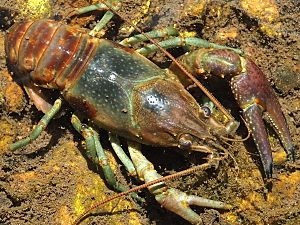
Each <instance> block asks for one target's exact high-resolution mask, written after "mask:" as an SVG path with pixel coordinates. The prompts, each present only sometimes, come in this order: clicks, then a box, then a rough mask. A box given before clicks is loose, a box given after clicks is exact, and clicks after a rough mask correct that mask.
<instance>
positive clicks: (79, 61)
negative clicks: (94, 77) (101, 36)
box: [57, 34, 99, 89]
mask: <svg viewBox="0 0 300 225" xmlns="http://www.w3.org/2000/svg"><path fill="white" fill-rule="evenodd" d="M98 42H99V40H98V39H97V38H93V37H90V36H88V35H87V34H83V35H82V38H81V40H80V42H79V44H78V46H77V48H76V53H75V55H74V57H73V59H72V61H71V62H70V63H69V65H68V67H67V68H66V70H65V71H63V73H62V74H61V79H59V80H58V82H57V86H59V87H60V89H62V88H68V87H70V86H72V85H73V84H74V82H76V80H78V79H79V78H80V76H81V75H82V73H83V71H84V68H85V66H86V65H87V64H88V62H89V61H90V58H91V57H92V56H93V55H94V52H95V49H97V47H98Z"/></svg>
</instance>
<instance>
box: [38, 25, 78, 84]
mask: <svg viewBox="0 0 300 225" xmlns="http://www.w3.org/2000/svg"><path fill="white" fill-rule="evenodd" d="M80 37H81V32H78V30H77V29H74V28H71V27H69V26H66V25H63V24H62V25H61V26H60V27H59V28H58V30H57V31H56V33H55V35H54V36H53V38H52V40H51V43H50V45H49V46H48V48H47V49H46V51H45V53H44V56H43V57H42V58H41V60H40V63H39V64H38V66H37V69H36V73H38V74H39V76H41V77H42V78H43V79H44V80H48V81H49V82H50V81H53V79H56V78H57V77H58V76H59V75H60V73H61V72H62V71H63V70H64V69H65V67H66V66H67V62H68V61H69V60H70V58H72V57H73V56H74V53H75V52H76V46H77V43H78V41H79V39H80ZM52 85H54V83H53V84H52Z"/></svg>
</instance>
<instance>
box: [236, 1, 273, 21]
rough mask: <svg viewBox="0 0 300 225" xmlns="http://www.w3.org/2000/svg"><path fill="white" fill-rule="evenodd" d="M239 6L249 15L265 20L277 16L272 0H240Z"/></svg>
mask: <svg viewBox="0 0 300 225" xmlns="http://www.w3.org/2000/svg"><path fill="white" fill-rule="evenodd" d="M241 6H242V8H243V9H244V10H245V11H246V12H247V13H248V14H249V15H250V16H252V17H255V18H257V19H260V20H262V21H265V22H273V21H275V20H277V19H278V18H279V11H278V7H277V5H276V2H275V1H274V0H242V1H241Z"/></svg>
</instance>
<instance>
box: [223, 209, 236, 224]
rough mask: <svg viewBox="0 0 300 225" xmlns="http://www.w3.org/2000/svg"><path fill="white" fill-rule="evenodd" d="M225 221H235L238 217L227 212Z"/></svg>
mask: <svg viewBox="0 0 300 225" xmlns="http://www.w3.org/2000/svg"><path fill="white" fill-rule="evenodd" d="M225 218H226V221H227V222H229V223H230V224H233V223H236V222H237V221H238V219H239V217H238V216H237V215H235V214H233V213H232V212H230V213H227V215H226V217H225Z"/></svg>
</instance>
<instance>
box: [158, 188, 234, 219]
mask: <svg viewBox="0 0 300 225" xmlns="http://www.w3.org/2000/svg"><path fill="white" fill-rule="evenodd" d="M155 199H156V200H157V201H158V202H159V203H160V204H161V206H163V207H164V208H166V209H168V210H169V211H172V212H174V213H176V214H178V215H180V216H181V217H182V218H184V219H186V220H187V221H189V222H191V223H192V224H203V222H202V219H201V217H200V215H198V214H197V213H196V212H194V211H193V210H192V209H191V208H190V205H196V206H200V207H208V208H216V209H231V208H232V206H231V205H228V204H225V203H223V202H219V201H213V200H209V199H206V198H201V197H198V196H195V195H187V194H186V193H184V192H182V191H179V190H177V189H174V188H169V189H167V191H165V192H163V193H161V194H158V195H156V196H155Z"/></svg>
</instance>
